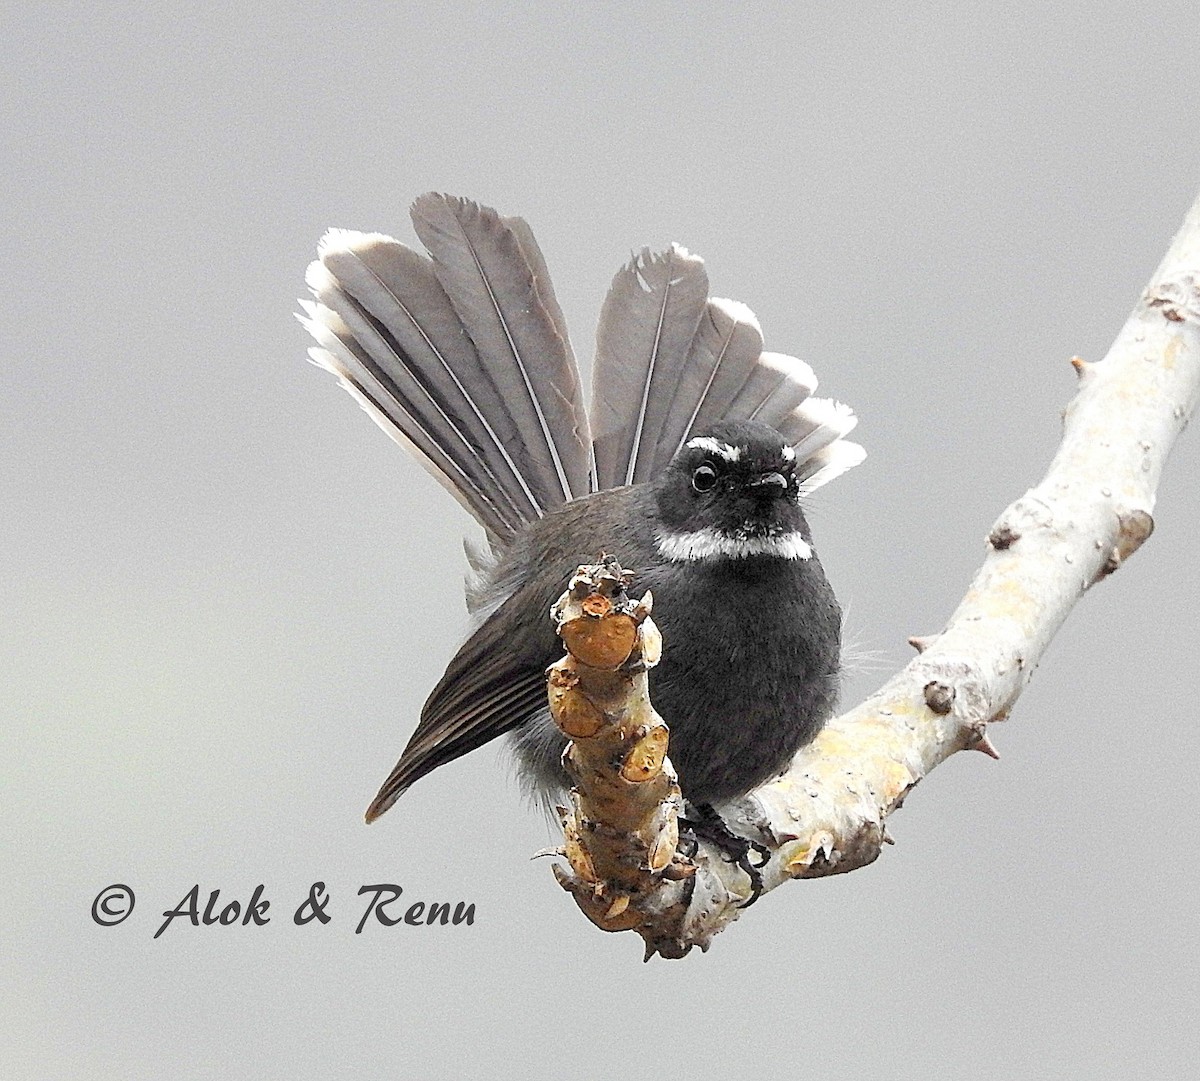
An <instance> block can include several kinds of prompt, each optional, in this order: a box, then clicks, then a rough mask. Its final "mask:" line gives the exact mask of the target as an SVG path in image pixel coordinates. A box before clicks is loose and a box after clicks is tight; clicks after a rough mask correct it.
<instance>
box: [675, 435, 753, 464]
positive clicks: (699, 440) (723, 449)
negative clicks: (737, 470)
mask: <svg viewBox="0 0 1200 1081" xmlns="http://www.w3.org/2000/svg"><path fill="white" fill-rule="evenodd" d="M685 445H686V446H687V448H688V449H689V450H706V451H708V452H709V453H710V454H715V455H716V456H717V457H718V458H724V459H725V461H727V462H736V461H738V460H740V458H741V457H742V448H741V447H731V446H730V445H729V444H728V443H722V442H721V441H720V440H719V439H713V438H712V437H711V436H708V435H698V436H696V438H695V439H689V440H688V441H687V443H686V444H685Z"/></svg>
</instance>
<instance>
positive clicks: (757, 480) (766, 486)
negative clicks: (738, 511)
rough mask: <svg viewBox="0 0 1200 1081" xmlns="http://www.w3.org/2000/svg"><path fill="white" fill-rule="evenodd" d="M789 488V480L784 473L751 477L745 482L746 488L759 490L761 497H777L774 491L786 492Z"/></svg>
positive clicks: (761, 474) (760, 474)
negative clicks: (768, 495) (769, 495)
mask: <svg viewBox="0 0 1200 1081" xmlns="http://www.w3.org/2000/svg"><path fill="white" fill-rule="evenodd" d="M787 486H788V482H787V478H786V477H785V476H784V475H783V474H782V473H759V474H758V476H757V477H751V478H750V479H749V480H747V481H746V482H745V487H747V488H755V489H758V492H759V494H761V495H767V494H771V495H777V494H778V493H777V492H774V491H772V489H775V488H778V489H780V490H781V491H786V490H787Z"/></svg>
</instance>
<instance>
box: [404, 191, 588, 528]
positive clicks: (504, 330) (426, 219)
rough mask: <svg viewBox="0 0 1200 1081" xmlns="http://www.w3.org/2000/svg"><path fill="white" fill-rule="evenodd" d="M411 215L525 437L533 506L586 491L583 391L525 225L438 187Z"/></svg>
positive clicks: (542, 264) (554, 502)
mask: <svg viewBox="0 0 1200 1081" xmlns="http://www.w3.org/2000/svg"><path fill="white" fill-rule="evenodd" d="M412 219H413V226H414V227H415V228H416V231H417V235H418V236H419V237H420V238H421V242H422V243H423V244H424V245H425V247H426V248H427V249H428V251H429V253H430V255H431V256H432V258H433V267H434V272H435V273H436V275H437V277H438V280H439V281H440V282H441V284H442V288H443V289H444V290H445V291H446V295H447V296H448V297H449V298H450V303H451V304H452V305H453V306H454V310H455V311H456V312H457V314H458V318H459V320H460V321H461V322H462V325H463V327H464V328H465V330H466V332H467V334H468V335H469V336H470V338H471V340H472V341H473V342H474V343H475V348H476V350H477V351H478V354H479V356H480V357H481V358H482V360H483V363H484V365H485V367H486V369H487V371H488V373H489V374H490V376H491V377H492V381H493V382H494V384H495V386H496V390H497V391H498V392H499V393H500V396H501V398H502V399H503V400H504V402H505V403H506V405H507V406H508V408H509V410H510V411H511V414H512V417H513V419H514V421H515V422H516V425H517V428H518V429H519V431H520V432H521V433H522V435H523V436H524V437H525V439H526V440H527V441H528V443H527V455H528V459H529V470H528V472H527V473H526V474H525V480H526V482H527V483H528V484H529V486H530V488H531V489H532V490H533V492H534V494H535V495H536V496H537V499H538V505H539V509H540V510H541V511H542V512H544V511H546V510H549V509H550V508H552V507H554V506H557V505H558V504H560V503H564V502H566V501H568V500H570V499H573V498H575V497H577V496H581V495H586V494H587V492H588V490H589V481H590V466H591V455H590V447H591V434H590V431H589V428H588V418H587V412H586V411H585V409H584V404H583V392H582V388H581V387H580V383H579V374H578V370H577V369H576V366H575V357H574V355H573V354H572V352H571V346H570V342H569V340H568V339H567V337H566V336H565V335H564V334H563V333H562V328H561V326H560V324H561V320H562V312H561V310H560V309H559V307H558V302H557V300H556V299H555V298H554V293H553V290H551V289H550V288H549V285H548V278H546V277H545V262H544V261H543V259H542V257H541V253H540V251H537V245H536V244H535V242H534V240H533V234H532V232H531V231H530V230H529V229H528V227H526V228H523V229H522V228H520V227H519V226H518V227H517V229H515V230H514V228H513V226H512V224H511V219H510V220H505V219H503V218H501V217H500V216H499V215H498V214H497V213H496V212H495V211H494V210H492V209H491V208H490V207H481V206H479V205H478V204H477V203H472V202H470V201H468V200H466V199H457V198H453V197H451V196H446V195H439V194H436V193H429V194H427V195H422V196H421V197H420V198H419V199H417V201H416V202H415V203H414V204H413V207H412ZM531 252H532V253H536V254H535V255H534V256H533V257H532V258H531V257H530V253H531ZM539 272H540V276H541V277H542V278H543V281H539Z"/></svg>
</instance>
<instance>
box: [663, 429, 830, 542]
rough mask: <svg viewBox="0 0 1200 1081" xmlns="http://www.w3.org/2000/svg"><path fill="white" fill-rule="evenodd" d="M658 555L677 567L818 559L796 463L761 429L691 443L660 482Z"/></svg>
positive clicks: (775, 436)
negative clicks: (763, 559)
mask: <svg viewBox="0 0 1200 1081" xmlns="http://www.w3.org/2000/svg"><path fill="white" fill-rule="evenodd" d="M655 494H656V498H657V500H658V512H659V521H660V523H661V527H660V530H659V535H658V538H657V543H658V549H659V551H660V552H661V553H662V555H664V556H665V557H666V558H667V559H669V560H672V561H673V562H694V561H702V560H703V561H707V560H714V559H746V558H750V557H753V556H774V557H777V558H783V559H808V558H810V557H811V556H812V548H811V547H810V544H809V542H810V537H809V533H808V523H807V522H806V521H805V520H804V512H803V511H802V510H801V509H800V485H799V481H798V480H797V477H796V455H795V452H794V451H793V450H792V448H791V447H790V446H789V445H788V444H787V443H786V442H785V441H784V439H783V437H782V436H781V435H780V434H779V433H778V432H777V431H775V429H774V428H770V427H768V426H767V425H765V424H759V423H757V422H755V421H727V422H725V423H722V424H717V425H715V426H714V427H712V428H711V429H709V430H708V431H707V432H705V433H704V434H703V435H700V436H696V437H695V438H693V439H689V440H688V442H687V443H686V444H684V446H683V447H682V448H680V450H679V453H678V454H676V455H675V457H674V459H672V461H671V464H670V466H669V467H668V468H667V471H666V472H665V473H664V474H663V475H662V476H661V477H660V478H659V479H658V481H656V483H655Z"/></svg>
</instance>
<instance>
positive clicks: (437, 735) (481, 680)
mask: <svg viewBox="0 0 1200 1081" xmlns="http://www.w3.org/2000/svg"><path fill="white" fill-rule="evenodd" d="M530 604H534V605H536V607H537V610H539V611H540V610H541V608H542V604H541V602H540V600H537V599H534V598H531V597H529V596H527V595H526V591H518V592H517V593H515V594H514V595H513V596H511V597H509V599H508V600H507V601H505V602H504V604H502V605H501V606H500V607H499V608H497V609H496V611H495V612H493V613H492V615H491V616H490V617H489V618H488V619H487V620H485V621H484V622H483V623H482V624H481V625H480V627H479V628H478V629H477V630H476V631H475V633H474V634H473V635H471V637H470V638H469V639H467V641H466V642H465V643H464V644H463V646H462V648H461V649H460V650H459V651H458V653H457V654H456V655H455V657H454V659H453V660H452V661H451V662H450V664H449V666H448V667H447V669H446V673H445V675H443V676H442V678H441V680H440V681H439V682H438V685H437V686H436V687H435V688H434V689H433V693H432V694H430V696H429V700H428V701H427V702H426V703H425V706H424V708H423V709H422V710H421V721H420V723H419V724H418V725H417V729H416V731H415V732H414V733H413V735H412V738H411V739H410V740H409V741H408V746H407V747H405V748H404V753H403V754H402V755H401V756H400V761H399V762H397V763H396V766H395V768H394V769H393V770H392V772H391V773H390V774H389V776H388V779H387V780H386V781H384V782H383V786H382V787H381V788H380V789H379V794H378V795H377V796H376V797H375V799H374V800H373V801H372V802H371V806H370V807H369V808H367V815H366V818H367V821H368V822H373V821H374V820H375V819H376V818H378V817H379V816H380V815H381V814H383V812H384V811H386V810H387V809H388V808H389V807H391V805H392V804H393V803H395V802H396V800H397V799H399V798H400V796H402V795H403V794H404V792H405V791H406V790H407V789H408V787H409V786H410V785H411V784H412V783H413V782H414V781H417V780H419V779H420V778H421V777H424V776H425V774H427V773H429V772H431V771H432V770H434V769H437V767H438V766H443V765H445V764H446V763H447V762H452V761H453V760H454V759H456V758H458V757H460V756H461V755H464V754H466V753H467V752H468V751H472V750H474V749H475V748H476V747H480V746H482V745H483V744H485V743H488V742H490V741H491V740H493V739H495V738H496V737H497V736H500V735H503V734H504V733H505V732H508V731H511V730H512V729H513V728H516V727H517V726H518V725H519V724H521V723H522V722H523V721H526V720H528V719H529V717H530V716H532V715H533V714H534V713H536V712H537V711H538V710H539V709H542V708H544V707H545V705H546V667H547V666H548V665H549V664H551V663H552V662H553V661H554V659H555V658H556V657H557V656H558V655H560V654H561V652H562V650H561V647H560V646H559V643H558V637H557V636H556V635H555V633H554V628H553V626H552V625H551V623H550V620H549V618H546V619H540V620H535V621H534V623H533V624H532V625H531V624H530V623H529V621H528V620H526V619H522V618H521V616H522V613H523V612H524V611H525V610H526V608H527V606H528V605H530Z"/></svg>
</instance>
